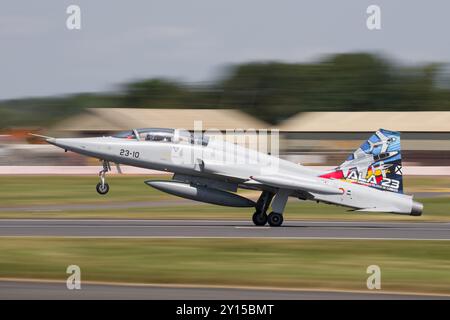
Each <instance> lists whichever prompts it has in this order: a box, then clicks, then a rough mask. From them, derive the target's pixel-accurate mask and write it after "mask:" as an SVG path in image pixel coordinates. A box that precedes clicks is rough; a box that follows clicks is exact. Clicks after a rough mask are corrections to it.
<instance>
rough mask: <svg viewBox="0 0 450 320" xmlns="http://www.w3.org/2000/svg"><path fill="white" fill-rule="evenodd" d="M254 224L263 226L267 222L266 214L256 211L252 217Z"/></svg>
mask: <svg viewBox="0 0 450 320" xmlns="http://www.w3.org/2000/svg"><path fill="white" fill-rule="evenodd" d="M252 220H253V223H254V224H255V226H265V225H266V223H267V214H266V213H261V212H259V211H256V212H255V213H254V214H253V217H252Z"/></svg>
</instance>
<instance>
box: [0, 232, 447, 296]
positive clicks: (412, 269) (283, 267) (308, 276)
mask: <svg viewBox="0 0 450 320" xmlns="http://www.w3.org/2000/svg"><path fill="white" fill-rule="evenodd" d="M1 241H2V245H1V246H0V277H3V278H5V277H14V278H35V279H60V280H64V279H66V277H67V275H66V273H65V271H66V268H67V266H68V265H71V264H76V265H78V266H80V268H81V272H82V280H91V281H113V282H136V283H171V284H199V285H201V284H213V285H237V286H245V285H249V286H277V287H288V288H309V289H318V288H327V289H344V290H349V289H353V290H367V289H366V279H367V277H368V275H367V274H366V269H367V267H368V266H369V265H373V264H375V265H378V266H380V268H381V277H382V278H381V282H382V290H386V291H406V292H430V293H445V294H450V246H449V245H448V241H384V240H379V241H366V240H358V241H350V240H334V241H333V242H330V241H327V240H295V241H294V240H264V239H245V240H243V239H221V240H211V239H183V240H180V239H178V240H175V239H171V240H168V239H61V238H27V239H19V238H2V240H1Z"/></svg>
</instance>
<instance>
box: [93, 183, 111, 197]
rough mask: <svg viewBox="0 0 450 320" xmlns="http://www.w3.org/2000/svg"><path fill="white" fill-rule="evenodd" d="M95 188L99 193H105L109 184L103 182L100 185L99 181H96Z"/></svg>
mask: <svg viewBox="0 0 450 320" xmlns="http://www.w3.org/2000/svg"><path fill="white" fill-rule="evenodd" d="M96 189H97V192H98V193H99V194H101V195H105V194H107V193H108V191H109V184H107V183H105V184H104V185H103V186H102V183H101V182H99V183H97V187H96Z"/></svg>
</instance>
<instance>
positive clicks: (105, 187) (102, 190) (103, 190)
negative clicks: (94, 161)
mask: <svg viewBox="0 0 450 320" xmlns="http://www.w3.org/2000/svg"><path fill="white" fill-rule="evenodd" d="M108 171H111V166H110V165H109V162H108V161H105V160H103V169H102V170H101V171H100V172H99V173H98V175H99V177H100V182H99V183H97V186H96V189H97V192H98V193H99V194H101V195H105V194H107V193H108V191H109V184H107V183H106V182H105V175H106V173H107V172H108Z"/></svg>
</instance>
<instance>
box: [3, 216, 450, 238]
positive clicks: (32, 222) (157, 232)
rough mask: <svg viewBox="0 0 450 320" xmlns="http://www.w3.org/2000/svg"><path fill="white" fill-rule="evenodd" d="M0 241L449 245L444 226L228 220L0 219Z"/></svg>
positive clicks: (448, 226)
mask: <svg viewBox="0 0 450 320" xmlns="http://www.w3.org/2000/svg"><path fill="white" fill-rule="evenodd" d="M1 236H3V237H5V236H61V237H99V238H101V237H105V238H109V237H111V238H115V237H117V238H120V237H139V238H146V237H147V238H165V237H167V238H274V239H276V238H279V239H393V240H450V223H442V222H440V223H434V222H433V223H431V222H429V223H414V222H410V223H402V222H326V221H285V223H284V224H283V226H282V227H268V226H265V227H256V226H254V225H253V224H252V222H250V221H229V220H95V219H1V220H0V237H1Z"/></svg>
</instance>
